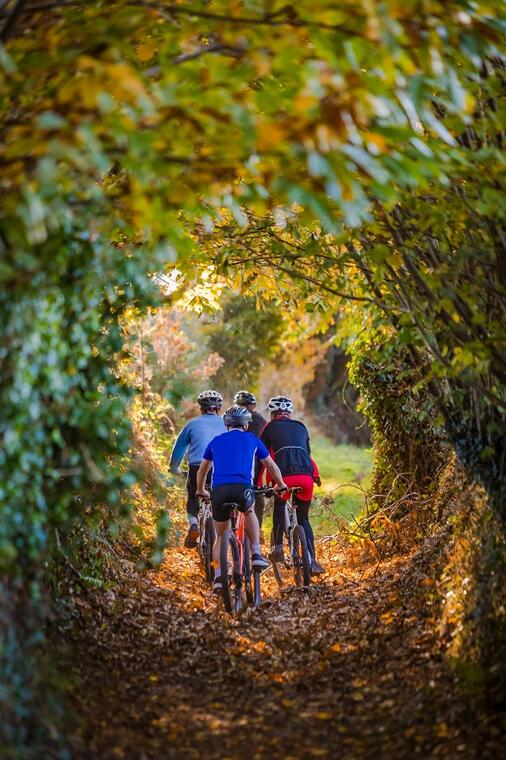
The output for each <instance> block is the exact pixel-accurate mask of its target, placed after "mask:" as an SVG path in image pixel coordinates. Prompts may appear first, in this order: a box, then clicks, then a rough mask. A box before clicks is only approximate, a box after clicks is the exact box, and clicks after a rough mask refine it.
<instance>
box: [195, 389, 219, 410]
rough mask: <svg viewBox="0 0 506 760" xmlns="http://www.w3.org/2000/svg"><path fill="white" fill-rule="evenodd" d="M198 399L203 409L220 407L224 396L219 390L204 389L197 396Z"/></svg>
mask: <svg viewBox="0 0 506 760" xmlns="http://www.w3.org/2000/svg"><path fill="white" fill-rule="evenodd" d="M197 401H198V402H199V404H200V406H201V408H202V409H220V408H221V405H222V403H223V396H222V395H221V393H218V391H212V390H208V391H202V393H199V395H198V396H197Z"/></svg>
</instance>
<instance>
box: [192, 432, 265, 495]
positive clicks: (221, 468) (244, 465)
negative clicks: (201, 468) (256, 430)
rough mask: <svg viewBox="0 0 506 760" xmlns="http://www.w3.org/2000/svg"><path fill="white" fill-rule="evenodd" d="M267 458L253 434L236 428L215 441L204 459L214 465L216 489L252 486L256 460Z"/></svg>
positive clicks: (210, 445)
mask: <svg viewBox="0 0 506 760" xmlns="http://www.w3.org/2000/svg"><path fill="white" fill-rule="evenodd" d="M268 456H269V452H268V451H267V449H266V448H265V445H264V444H263V443H262V441H260V440H259V439H258V438H255V436H254V435H253V434H252V433H247V432H244V431H242V430H237V429H234V430H230V431H229V432H227V433H222V435H217V436H216V438H213V440H212V441H211V443H210V444H209V445H208V447H207V448H206V450H205V452H204V457H203V458H204V459H207V461H208V462H212V463H213V480H212V485H213V487H214V486H221V485H225V484H227V483H244V484H245V485H249V486H251V485H253V476H254V472H255V463H256V459H266V458H267V457H268Z"/></svg>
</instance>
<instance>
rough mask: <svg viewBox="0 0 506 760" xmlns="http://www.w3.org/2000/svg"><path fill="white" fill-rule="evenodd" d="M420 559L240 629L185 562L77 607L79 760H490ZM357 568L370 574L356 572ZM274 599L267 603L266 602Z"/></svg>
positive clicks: (484, 725) (333, 584)
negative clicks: (446, 653)
mask: <svg viewBox="0 0 506 760" xmlns="http://www.w3.org/2000/svg"><path fill="white" fill-rule="evenodd" d="M422 566H423V561H422V560H421V558H420V556H417V555H413V556H411V557H405V558H403V559H401V560H398V561H397V562H393V563H390V564H384V565H382V566H380V567H378V568H376V573H375V574H374V575H373V574H372V572H370V573H369V577H363V576H362V577H361V575H360V574H359V573H358V572H357V570H356V569H354V568H353V567H351V566H350V565H349V563H348V559H347V556H346V555H345V554H342V555H340V554H337V555H335V556H334V564H333V572H332V575H331V577H330V578H329V580H327V582H324V583H320V584H318V585H315V586H314V587H313V588H311V589H310V590H309V591H297V590H290V591H287V592H286V593H284V594H282V595H280V594H279V592H278V591H277V590H276V589H275V588H274V585H273V583H272V581H271V582H268V583H267V585H268V588H266V594H267V596H268V601H267V603H266V605H265V607H263V608H262V609H260V610H257V611H254V612H252V614H247V615H245V616H243V618H242V619H241V620H240V621H233V620H232V619H230V618H229V617H228V616H226V615H225V613H223V612H221V611H220V608H219V605H218V603H217V601H216V600H215V599H214V598H213V597H212V595H211V594H210V592H208V590H207V588H206V587H205V586H204V584H203V582H202V580H201V573H200V570H199V568H198V565H197V562H196V558H195V557H194V555H189V554H188V553H187V552H186V553H184V554H183V553H182V552H181V551H178V550H172V551H171V552H170V553H169V556H168V558H167V561H166V563H165V565H164V567H163V568H162V570H161V571H160V572H159V573H157V574H154V573H153V574H151V575H148V576H146V575H138V574H135V573H133V572H130V577H129V580H128V582H127V581H125V584H124V585H120V586H119V587H117V588H115V590H114V591H110V592H108V593H107V594H106V595H105V597H104V595H103V594H102V595H101V596H99V597H96V598H91V599H90V598H88V599H83V600H82V602H81V607H82V611H83V621H85V625H84V627H83V628H82V630H81V632H80V633H78V634H77V635H76V636H75V638H74V640H73V641H72V642H71V649H72V651H73V652H74V653H75V654H74V655H73V657H74V666H75V671H76V673H77V674H78V676H79V678H80V682H79V684H78V685H77V686H76V689H75V691H74V694H73V697H72V707H73V710H74V712H75V713H76V715H78V716H79V717H80V721H81V722H80V725H79V729H78V731H77V734H76V749H75V755H74V756H75V757H76V758H82V759H83V760H84V758H89V759H90V760H91V758H93V760H95V759H96V758H101V760H106V759H107V758H132V760H135V759H138V760H151V759H152V758H153V759H155V758H157V759H161V758H210V759H211V760H212V759H214V758H223V760H225V759H226V758H255V759H256V758H262V759H263V758H271V757H274V758H285V759H286V760H289V759H290V758H294V759H295V758H297V759H299V758H318V757H324V758H325V757H328V758H338V757H339V758H369V757H371V758H372V757H374V758H411V757H413V756H414V755H416V756H418V757H422V758H425V757H433V756H434V757H444V758H454V757H455V758H458V757H462V758H475V757H478V756H479V757H480V758H488V757H490V758H491V757H498V756H500V755H501V748H502V750H503V752H502V754H504V750H505V749H506V744H505V743H504V733H502V735H501V729H500V727H499V724H498V718H497V716H496V717H494V716H493V715H488V714H486V713H483V712H481V711H480V710H479V709H478V710H477V709H475V708H474V707H473V705H472V703H471V702H470V700H469V698H467V697H466V696H465V695H464V694H463V693H462V692H461V691H459V689H458V687H457V685H456V684H455V682H454V680H453V678H452V675H451V673H450V671H449V670H448V668H447V667H446V665H445V663H444V661H443V659H442V657H441V656H440V654H439V653H438V644H437V637H436V633H435V630H434V627H435V620H434V617H433V611H432V608H431V606H430V593H429V592H430V585H431V581H430V579H428V578H425V577H424V575H423V570H422ZM362 574H363V570H362ZM269 595H270V596H269Z"/></svg>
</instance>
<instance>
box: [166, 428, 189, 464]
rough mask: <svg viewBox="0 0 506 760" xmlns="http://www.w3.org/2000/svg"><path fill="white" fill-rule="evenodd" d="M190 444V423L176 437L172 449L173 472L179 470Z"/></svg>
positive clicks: (171, 462)
mask: <svg viewBox="0 0 506 760" xmlns="http://www.w3.org/2000/svg"><path fill="white" fill-rule="evenodd" d="M189 445H190V430H189V427H188V424H186V425H185V426H184V428H183V429H182V430H181V431H180V433H179V435H178V437H177V438H176V442H175V444H174V448H173V449H172V454H171V455H170V462H169V470H170V471H171V472H174V473H177V472H179V465H180V464H181V461H182V459H183V457H184V455H185V454H186V449H187V448H188V446H189Z"/></svg>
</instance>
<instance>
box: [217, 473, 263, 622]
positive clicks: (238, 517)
mask: <svg viewBox="0 0 506 760" xmlns="http://www.w3.org/2000/svg"><path fill="white" fill-rule="evenodd" d="M253 490H254V492H255V494H257V493H262V494H265V495H269V494H272V492H273V491H272V488H271V487H262V488H256V489H253ZM223 506H225V507H228V508H229V509H230V528H227V530H226V531H225V532H224V533H223V535H222V537H221V551H220V570H221V583H222V591H221V595H222V597H223V603H224V605H225V609H226V610H227V612H230V613H235V614H237V613H239V612H240V611H241V609H242V608H243V606H244V596H243V592H245V596H246V602H247V603H248V604H250V605H252V606H253V607H258V605H259V604H260V602H261V601H262V595H261V588H260V575H261V573H262V571H261V570H257V569H255V568H253V567H252V565H251V544H250V540H249V538H248V536H247V535H246V529H245V520H244V514H243V513H242V512H240V511H239V509H238V505H237V504H235V503H233V502H230V503H229V504H224V505H223Z"/></svg>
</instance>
